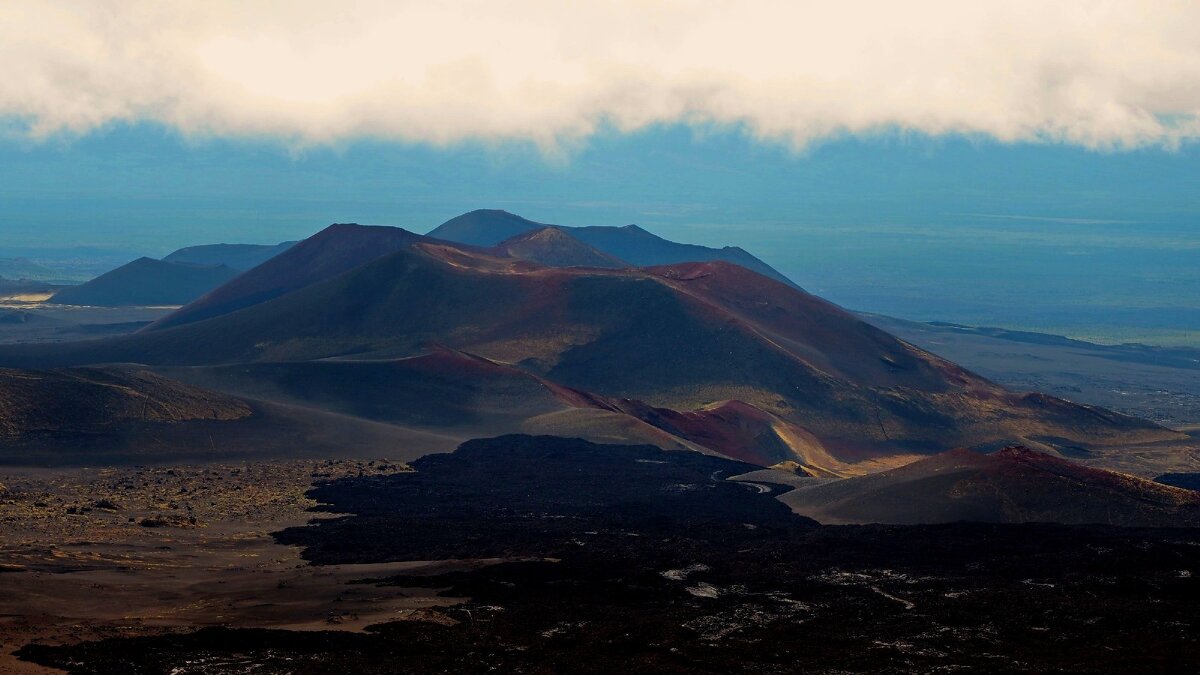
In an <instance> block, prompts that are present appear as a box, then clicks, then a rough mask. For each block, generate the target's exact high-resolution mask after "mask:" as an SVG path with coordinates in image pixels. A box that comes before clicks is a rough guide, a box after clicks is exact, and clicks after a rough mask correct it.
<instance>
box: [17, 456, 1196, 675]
mask: <svg viewBox="0 0 1200 675" xmlns="http://www.w3.org/2000/svg"><path fill="white" fill-rule="evenodd" d="M413 467H414V468H415V469H416V471H415V472H412V473H401V474H395V475H388V476H363V477H349V478H342V479H337V480H332V481H329V482H325V483H322V484H320V485H318V486H317V487H316V488H314V489H313V491H312V492H311V493H310V496H312V497H314V498H315V499H316V500H318V501H319V502H321V503H323V504H324V506H322V507H320V508H321V509H322V510H327V511H329V512H333V513H339V514H349V515H345V516H341V517H337V518H332V519H323V520H318V521H314V522H312V523H310V524H309V525H308V526H302V527H294V528H289V529H287V530H284V531H282V532H279V533H277V534H276V537H277V539H278V540H279V541H280V542H281V543H286V544H294V545H299V546H302V547H304V557H305V558H306V559H308V560H310V561H312V562H313V563H315V564H317V565H323V564H344V563H364V562H385V561H405V560H446V559H476V560H479V561H480V562H479V564H478V565H474V566H469V567H466V568H462V567H461V566H460V568H459V569H457V570H456V571H452V572H448V573H438V574H434V575H431V576H398V577H389V578H374V579H363V580H362V581H361V582H360V583H363V584H378V585H390V586H394V587H399V588H408V589H438V590H439V591H440V593H441V595H443V596H445V597H446V598H447V599H448V600H447V604H446V606H444V607H439V608H436V609H435V610H432V611H430V612H428V613H426V614H424V615H422V617H421V618H420V620H409V621H402V622H391V623H383V624H379V625H376V626H373V627H371V628H370V629H369V630H368V631H367V632H365V633H348V632H334V631H325V632H295V631H285V630H266V629H232V628H220V627H216V628H205V629H202V630H199V631H196V632H192V633H185V634H176V635H164V636H151V637H135V638H112V639H106V640H102V641H97V642H85V643H82V644H78V645H74V646H45V645H30V646H26V647H24V648H23V650H22V651H21V656H22V657H23V658H25V659H27V660H30V661H33V662H36V663H40V664H44V665H51V666H57V667H60V668H63V669H66V670H68V671H69V672H71V673H80V674H99V673H105V674H108V673H113V674H115V673H121V674H122V675H124V674H141V673H147V674H148V673H173V674H175V675H191V674H214V673H243V672H253V673H305V674H306V673H332V672H344V673H397V672H403V673H467V672H497V673H566V672H571V673H611V672H626V673H651V672H653V673H779V672H818V673H842V672H861V671H864V670H872V671H875V672H897V673H899V672H942V671H945V672H949V671H958V670H964V669H971V670H984V671H990V672H996V671H1000V672H1030V673H1051V672H1072V673H1076V672H1081V673H1085V672H1101V671H1103V672H1126V673H1133V672H1156V673H1162V672H1186V671H1187V670H1188V668H1187V664H1194V663H1197V662H1200V646H1198V643H1197V632H1196V631H1197V627H1198V624H1200V611H1197V606H1200V605H1198V603H1200V585H1198V584H1197V581H1196V579H1195V578H1194V575H1195V574H1196V573H1198V572H1200V531H1197V530H1190V529H1169V530H1145V529H1125V528H1112V527H1099V526H1088V527H1078V526H1076V527H1068V526H1057V525H988V524H953V525H936V526H903V527H901V526H838V527H824V526H821V525H818V524H817V523H815V522H814V521H811V520H808V519H805V518H802V517H800V516H796V515H794V514H792V513H791V512H790V511H789V510H788V509H787V507H785V506H784V505H783V504H782V503H780V502H778V501H777V500H775V496H777V494H778V491H780V490H785V489H787V488H784V487H780V486H765V485H756V484H750V483H745V482H736V481H727V480H725V478H728V477H730V476H733V475H737V474H741V473H745V472H746V471H748V470H751V469H753V468H756V467H752V466H750V465H746V464H741V463H739V462H734V461H731V460H727V459H720V458H716V457H710V456H705V455H700V454H697V453H691V452H666V451H662V450H658V449H656V448H653V447H648V446H603V445H593V444H591V443H587V442H584V441H578V440H564V439H559V438H551V437H530V436H509V437H501V438H497V439H489V440H480V441H472V442H469V443H467V444H465V445H464V446H462V447H461V448H460V449H459V450H458V451H456V452H454V453H452V454H446V455H431V456H427V457H424V458H422V459H420V460H418V461H416V462H415V463H414V464H413ZM451 598H454V599H463V598H466V599H467V600H466V601H465V602H460V603H458V604H454V602H451V600H450V599H451Z"/></svg>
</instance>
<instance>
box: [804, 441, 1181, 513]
mask: <svg viewBox="0 0 1200 675" xmlns="http://www.w3.org/2000/svg"><path fill="white" fill-rule="evenodd" d="M781 499H782V500H783V501H784V502H785V503H787V504H788V505H789V506H791V507H792V509H793V510H794V511H796V512H797V513H800V514H802V515H806V516H808V517H810V518H814V519H816V520H818V521H820V522H823V523H827V524H837V523H889V524H920V523H949V522H958V521H978V522H996V523H1025V522H1054V523H1066V524H1087V523H1101V524H1107V525H1122V526H1133V527H1180V526H1196V525H1200V493H1196V492H1192V491H1190V490H1184V489H1180V488H1175V487H1169V486H1166V485H1161V484H1159V483H1155V482H1152V481H1149V480H1145V479H1142V478H1135V477H1133V476H1128V475H1125V474H1120V473H1114V472H1111V471H1103V470H1099V469H1092V468H1088V467H1085V466H1081V465H1079V464H1076V463H1074V462H1071V461H1067V460H1065V459H1060V458H1057V457H1052V456H1050V455H1047V454H1044V453H1041V452H1036V451H1034V450H1030V449H1028V448H1020V447H1009V448H1005V449H1003V450H1000V451H999V452H996V453H995V454H991V455H984V454H980V453H977V452H972V451H970V450H953V451H950V452H947V453H943V454H940V455H936V456H933V457H929V458H926V459H923V460H920V461H918V462H914V463H912V464H909V465H906V466H902V467H900V468H897V469H892V470H889V471H884V472H881V473H875V474H871V475H867V476H858V477H855V478H847V479H843V480H839V481H834V482H829V483H824V484H820V485H814V486H812V487H801V488H799V489H797V490H794V491H793V492H790V493H787V494H785V495H783V496H782V497H781Z"/></svg>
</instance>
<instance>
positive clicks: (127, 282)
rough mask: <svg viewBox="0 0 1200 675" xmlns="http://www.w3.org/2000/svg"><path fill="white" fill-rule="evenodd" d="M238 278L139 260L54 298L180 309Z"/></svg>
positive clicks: (226, 271)
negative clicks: (176, 306)
mask: <svg viewBox="0 0 1200 675" xmlns="http://www.w3.org/2000/svg"><path fill="white" fill-rule="evenodd" d="M235 276H237V271H236V270H234V269H231V268H229V267H225V266H223V265H218V266H209V265H193V264H190V263H177V262H166V261H162V260H154V259H153V258H138V259H137V260H134V261H133V262H131V263H128V264H126V265H122V266H121V267H118V268H117V269H115V270H112V271H111V272H106V273H105V274H102V275H100V276H98V277H96V278H95V279H92V280H91V281H89V282H87V283H84V284H81V285H79V286H69V287H67V288H64V289H62V290H61V291H59V292H57V293H55V294H54V297H53V298H51V302H55V303H58V304H60V305H90V306H93V307H122V306H130V305H183V304H186V303H189V302H191V301H193V300H195V299H196V298H198V297H200V296H202V295H204V294H205V293H207V292H209V291H211V290H212V289H214V288H216V287H217V286H220V285H221V284H223V283H225V282H226V281H229V280H230V279H232V278H233V277H235Z"/></svg>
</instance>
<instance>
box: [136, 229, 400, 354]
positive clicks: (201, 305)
mask: <svg viewBox="0 0 1200 675" xmlns="http://www.w3.org/2000/svg"><path fill="white" fill-rule="evenodd" d="M416 238H417V235H415V234H412V233H411V232H407V231H405V230H401V229H399V228H395V227H370V226H363V225H342V224H335V225H331V226H329V227H327V228H326V229H324V230H322V231H321V232H318V233H317V234H315V235H313V236H311V237H309V238H308V239H305V240H304V241H303V242H301V243H299V244H297V245H295V246H292V247H290V248H288V250H286V251H284V252H283V253H281V254H279V255H277V256H275V257H273V258H271V259H270V260H267V261H266V262H264V263H262V264H261V265H259V266H258V267H255V268H254V269H252V270H250V271H249V272H246V273H244V274H242V275H240V276H238V277H237V279H236V280H234V281H233V282H232V283H229V284H226V285H224V286H222V287H220V288H218V289H216V290H214V291H213V292H212V293H209V294H208V295H206V296H205V297H203V298H200V299H199V300H198V301H196V302H193V303H191V304H189V305H188V306H187V307H183V308H181V309H180V310H179V311H177V312H174V313H173V314H170V315H168V316H166V317H164V318H163V319H161V320H159V321H156V322H155V323H154V324H152V325H151V326H149V328H148V329H147V330H150V331H154V330H161V329H163V328H169V327H171V326H180V325H183V324H187V323H193V322H196V321H201V320H203V319H207V318H210V317H214V316H219V315H221V314H227V313H229V312H233V311H236V310H239V309H242V308H244V307H249V306H251V305H254V304H257V303H260V302H265V301H267V300H271V299H272V298H277V297H279V296H282V295H286V294H287V293H290V292H292V291H295V290H297V289H300V288H304V287H306V286H308V285H310V284H313V283H315V282H318V281H323V280H326V279H329V278H331V277H334V276H337V275H338V274H341V273H342V272H345V271H347V270H350V269H353V268H355V267H358V266H359V265H362V264H363V263H366V262H369V261H371V260H374V259H375V258H377V257H379V256H382V255H385V254H387V253H390V252H392V251H395V250H397V249H399V248H401V247H404V246H407V245H408V244H410V243H412V242H413V241H414V240H415V239H416Z"/></svg>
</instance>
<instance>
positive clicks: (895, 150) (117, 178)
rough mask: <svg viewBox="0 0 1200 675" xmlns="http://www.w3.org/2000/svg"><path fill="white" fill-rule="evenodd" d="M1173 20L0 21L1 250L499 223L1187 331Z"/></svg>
mask: <svg viewBox="0 0 1200 675" xmlns="http://www.w3.org/2000/svg"><path fill="white" fill-rule="evenodd" d="M1197 34H1200V5H1197V4H1195V3H1143V2H1136V1H1133V0H1129V1H1122V0H1114V1H1113V2H1104V3H1094V2H1069V1H1068V2H1061V3H1049V4H1047V3H1044V2H1037V1H1035V0H979V1H978V2H971V3H962V2H946V1H944V0H912V1H911V2H906V3H890V2H872V1H871V0H848V1H847V2H845V3H827V2H817V1H815V0H813V1H809V0H762V1H761V2H756V3H753V4H752V5H746V4H744V3H732V2H727V1H725V0H701V1H698V2H692V3H647V2H642V1H639V0H606V1H605V2H580V3H561V2H555V1H552V0H514V1H513V2H510V3H503V6H501V5H500V4H499V3H485V2H478V0H446V1H445V2H439V3H422V2H415V1H413V2H396V1H391V0H361V1H360V2H356V3H354V5H353V8H352V10H349V9H343V8H339V7H337V6H335V5H331V4H330V3H327V2H322V1H320V0H286V1H284V0H253V1H250V2H245V1H239V2H234V1H232V0H203V1H202V0H178V1H177V2H172V3H157V2H151V1H150V0H129V1H128V2H123V3H117V4H113V5H109V4H103V3H69V2H60V1H58V0H9V2H6V3H3V4H0V46H2V47H0V52H2V54H3V56H4V61H5V64H6V66H9V67H8V68H7V69H6V76H5V77H4V78H0V256H3V255H21V254H28V255H30V256H31V257H39V256H40V257H46V256H47V255H49V254H50V253H52V252H51V251H48V250H47V249H51V248H61V247H79V246H86V247H93V250H91V251H90V252H89V253H88V255H93V256H95V255H100V253H97V252H96V250H94V249H96V248H98V249H101V250H102V251H108V252H109V255H110V256H111V260H120V259H123V258H125V257H130V256H133V255H142V254H149V255H162V254H165V253H167V252H169V251H171V250H173V249H175V248H178V247H180V246H185V245H193V244H201V243H210V242H219V241H226V242H262V243H274V242H277V241H280V240H285V239H295V238H300V237H304V236H307V235H309V234H311V233H313V232H315V231H316V230H319V229H320V228H322V227H324V226H325V225H327V224H329V223H331V222H335V221H357V222H363V223H379V224H391V225H398V226H401V227H406V228H409V229H412V230H416V231H419V232H424V231H427V230H429V229H431V228H432V227H434V226H436V225H437V224H438V223H440V222H442V221H443V220H445V219H447V218H449V217H452V216H454V215H456V214H458V213H461V212H464V211H467V210H470V209H474V208H480V207H492V208H504V209H508V210H510V211H514V212H516V213H520V214H522V215H524V216H527V217H529V218H532V219H535V220H541V221H545V222H555V223H562V224H626V223H631V222H633V223H638V224H640V225H642V226H644V227H647V228H648V229H651V230H652V231H655V232H658V233H659V234H661V235H663V236H666V237H669V238H672V239H676V240H681V241H689V242H696V243H703V244H709V245H726V244H735V245H739V246H742V247H744V248H746V249H748V250H750V251H751V252H752V253H754V254H756V255H758V256H760V257H761V258H763V259H765V260H766V261H767V262H769V263H771V264H772V265H774V266H776V267H777V268H778V269H779V270H780V271H782V272H784V273H785V274H788V275H789V276H791V277H792V278H794V279H795V280H796V281H797V282H799V283H800V284H802V285H804V286H805V287H807V288H810V289H812V290H814V291H816V292H819V293H821V294H823V295H825V296H827V297H829V298H831V299H833V300H835V301H837V302H840V303H842V304H845V305H847V306H850V307H854V308H859V309H865V310H871V311H881V312H889V313H893V314H897V315H900V316H907V317H910V318H921V319H945V320H957V321H962V322H964V323H998V324H1003V325H1011V326H1019V327H1033V328H1043V329H1047V330H1058V331H1062V332H1072V333H1073V334H1079V335H1087V336H1101V337H1104V338H1106V339H1121V338H1124V337H1130V336H1132V337H1134V338H1138V339H1141V338H1143V337H1147V336H1149V337H1152V338H1154V339H1162V340H1166V339H1171V340H1182V341H1189V340H1192V338H1191V337H1190V335H1191V331H1198V330H1200V271H1198V270H1200V234H1198V229H1200V189H1197V186H1198V185H1200V146H1198V145H1197V143H1198V141H1200V88H1198V87H1196V82H1200V41H1197V40H1196V39H1195V36H1196V35H1197Z"/></svg>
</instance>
